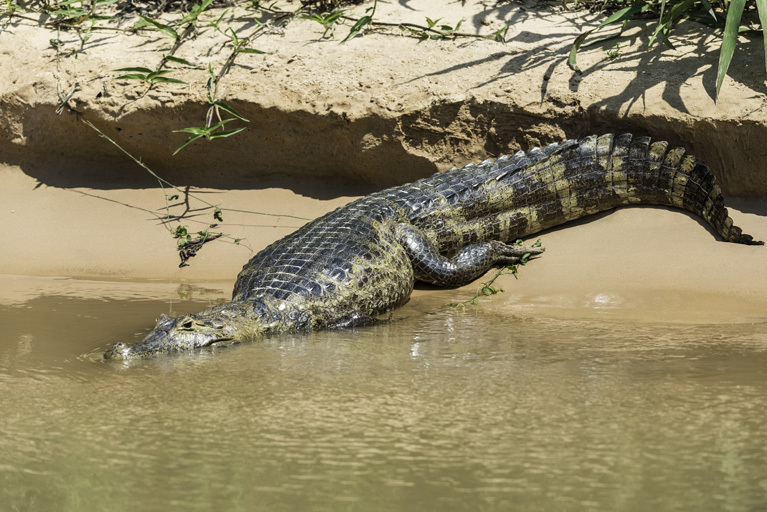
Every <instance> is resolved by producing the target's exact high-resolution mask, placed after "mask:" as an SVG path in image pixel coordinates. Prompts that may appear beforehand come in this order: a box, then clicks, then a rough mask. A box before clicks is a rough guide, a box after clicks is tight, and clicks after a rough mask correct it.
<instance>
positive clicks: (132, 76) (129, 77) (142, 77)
mask: <svg viewBox="0 0 767 512" xmlns="http://www.w3.org/2000/svg"><path fill="white" fill-rule="evenodd" d="M112 80H141V81H142V82H146V81H147V76H146V75H142V74H139V73H129V74H127V75H120V76H117V77H115V78H113V79H112Z"/></svg>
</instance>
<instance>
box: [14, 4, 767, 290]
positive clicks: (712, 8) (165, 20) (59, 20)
mask: <svg viewBox="0 0 767 512" xmlns="http://www.w3.org/2000/svg"><path fill="white" fill-rule="evenodd" d="M0 1H1V2H2V3H0V23H3V21H5V22H6V23H17V22H27V23H35V24H37V25H39V26H42V27H47V28H49V29H50V30H51V38H50V40H49V41H50V45H51V47H52V48H54V49H55V51H56V66H57V69H58V66H59V64H60V62H61V61H62V59H66V58H68V57H74V58H77V56H78V54H79V53H81V52H82V51H83V49H84V48H85V47H86V46H87V44H88V43H89V42H90V41H91V38H92V35H93V33H94V32H97V31H117V32H123V33H128V34H133V33H138V32H144V33H149V34H152V33H155V34H157V35H159V36H161V39H163V38H164V40H166V41H167V42H168V47H167V48H164V49H163V51H162V53H161V54H160V55H156V61H155V62H154V63H153V64H154V66H152V65H151V64H150V67H147V66H146V65H126V66H125V67H120V68H118V69H114V70H112V73H113V76H112V79H113V80H115V81H124V82H135V83H137V84H139V85H140V86H141V88H142V89H143V94H146V93H147V92H149V91H150V90H152V89H153V88H157V87H168V86H174V85H175V86H187V87H191V86H190V85H189V84H187V83H186V82H184V81H183V80H181V79H180V78H177V76H178V74H176V76H173V75H174V73H176V72H177V71H178V70H179V67H183V68H191V69H199V70H204V69H207V71H208V79H207V82H206V85H205V87H206V91H205V96H204V97H205V101H206V102H207V112H206V114H205V118H204V120H201V122H200V125H199V126H190V127H181V128H178V129H176V130H174V132H177V133H184V134H187V135H188V137H187V139H186V140H185V141H184V142H183V143H182V144H181V145H180V146H178V147H177V148H176V149H175V151H174V152H173V155H176V154H178V153H179V152H180V151H182V150H183V149H184V148H186V147H187V146H189V145H190V144H192V143H194V142H196V141H199V140H200V139H204V140H207V141H213V140H216V139H220V138H227V137H231V136H235V135H237V134H238V133H241V132H242V131H244V130H245V129H246V128H247V123H249V122H250V121H249V119H247V118H246V117H244V116H243V115H241V114H240V113H239V112H238V111H237V110H236V109H235V108H233V107H232V106H231V105H230V104H228V103H225V102H224V101H223V100H222V99H221V98H220V96H219V85H220V83H221V81H222V80H223V79H224V78H225V77H226V76H227V74H228V73H229V72H230V70H231V69H232V67H233V66H234V65H235V63H236V62H237V59H239V58H241V57H242V56H243V55H248V54H263V53H264V52H263V51H261V50H259V49H258V48H257V47H255V46H254V43H255V41H256V40H257V38H259V37H260V36H262V35H263V34H266V33H271V32H273V31H275V30H277V31H278V30H282V29H284V27H285V26H286V25H287V24H288V23H291V22H293V21H294V20H303V21H307V22H315V23H318V24H319V25H321V26H322V27H323V29H324V33H323V35H322V37H323V38H328V37H331V36H330V33H331V31H335V30H336V29H339V30H343V31H346V32H345V35H343V34H342V35H341V36H338V37H336V40H337V41H338V44H352V43H353V40H354V39H356V38H359V37H363V36H364V35H365V33H366V32H368V31H373V30H376V31H386V32H387V33H390V34H392V33H393V34H394V35H399V36H402V37H413V38H417V39H421V40H452V39H457V38H473V39H477V38H484V39H488V40H492V41H497V42H499V43H505V42H506V37H507V33H508V31H509V28H510V26H511V22H507V23H506V24H505V25H503V26H502V27H501V28H499V29H497V30H495V31H494V32H492V33H489V34H485V35H477V34H476V33H474V32H469V33H467V32H461V28H462V25H463V23H464V20H462V19H461V20H446V19H445V18H444V17H442V16H439V13H435V15H431V16H425V20H424V23H423V24H418V23H410V22H390V21H387V20H384V19H380V14H379V11H378V0H373V1H372V3H368V4H367V7H364V6H363V7H356V6H355V5H356V4H359V3H360V1H359V0H356V1H355V0H301V2H296V3H289V2H288V3H286V2H282V3H278V2H261V1H260V0H162V1H161V2H150V1H148V0H144V1H143V3H142V0H131V1H126V0H0ZM497 3H498V4H501V3H503V2H502V1H501V0H499V1H498V2H497ZM562 4H563V6H564V7H565V8H588V9H591V10H598V11H602V12H604V13H605V16H606V17H605V19H604V20H603V21H602V22H601V23H600V24H599V25H598V26H597V27H596V28H593V29H590V30H587V31H585V32H583V33H582V34H581V35H579V36H578V37H577V38H576V39H575V40H574V41H573V44H572V47H571V51H570V54H569V58H568V64H569V65H570V67H571V68H572V69H573V70H574V71H575V72H580V68H579V67H578V64H577V55H578V51H579V50H580V49H581V48H583V47H585V46H589V45H594V44H598V43H602V42H604V41H606V40H609V39H612V38H616V37H619V36H620V35H621V34H622V32H623V30H624V29H625V27H626V25H627V23H628V22H629V21H630V20H632V19H635V18H637V17H642V18H648V17H650V18H654V19H656V20H657V24H656V25H655V28H654V30H653V32H652V34H651V36H650V38H649V43H648V47H651V46H653V45H654V44H664V45H666V46H669V47H673V43H672V35H673V29H674V27H675V25H676V24H677V23H678V22H679V21H681V20H684V19H688V20H694V21H696V22H699V23H702V24H703V26H705V27H707V28H704V30H713V31H715V32H717V33H721V34H722V40H721V46H720V56H719V65H718V70H717V75H716V96H717V98H718V96H719V94H720V90H721V88H722V83H723V80H724V76H725V75H726V73H727V70H728V68H729V66H730V63H731V62H732V59H733V57H734V53H735V48H736V46H737V39H738V36H739V35H741V34H748V33H752V34H753V33H761V34H762V37H763V38H764V46H765V55H766V57H765V68H767V33H765V32H764V30H762V29H760V28H756V27H754V26H744V25H743V24H742V19H743V14H744V12H747V11H749V10H750V9H755V10H756V13H757V14H758V18H759V23H760V24H761V26H762V27H765V26H767V0H575V1H574V2H569V3H568V1H567V0H562ZM278 5H279V6H288V7H290V8H291V9H287V8H285V7H278ZM224 7H225V9H223V11H221V10H219V11H218V12H215V13H213V12H211V10H212V9H213V8H224ZM234 9H238V12H242V10H245V11H246V12H247V17H248V18H249V19H250V20H251V21H252V22H251V23H249V24H245V25H244V27H246V28H243V25H242V24H240V25H236V27H238V28H236V27H235V26H230V25H229V24H228V23H231V19H232V15H231V14H230V13H231V12H233V10H234ZM228 15H229V16H228ZM126 22H128V23H126ZM608 26H618V27H619V30H618V33H617V34H613V35H610V36H608V37H604V38H602V39H595V38H594V36H595V34H596V33H597V32H600V31H601V30H602V29H604V28H605V27H608ZM1 27H2V26H1V25H0V29H1ZM210 29H212V30H213V31H215V32H216V33H218V34H220V35H222V36H223V37H224V38H225V42H224V43H223V44H222V46H221V48H218V49H216V53H220V52H221V51H226V54H225V55H226V58H225V60H224V61H223V64H221V65H220V67H219V68H218V69H216V68H214V66H213V64H212V63H211V62H208V63H207V64H205V63H203V64H202V65H201V64H200V63H197V62H192V61H190V60H186V59H183V58H181V57H179V56H177V55H176V53H177V51H178V50H179V49H180V48H181V46H182V45H183V44H184V43H185V42H187V41H189V40H191V39H194V38H195V37H196V36H197V35H198V34H199V33H200V32H201V31H203V30H210ZM65 31H66V32H70V33H72V32H74V33H75V34H76V35H77V37H78V39H79V48H77V47H75V48H72V47H68V46H67V45H66V44H65V43H64V42H62V32H65ZM334 37H335V36H334ZM64 39H66V38H64ZM67 48H68V49H67ZM211 50H212V49H211ZM605 56H606V58H608V59H618V58H620V57H621V47H620V43H617V42H616V43H615V44H614V45H613V46H612V47H611V48H609V49H607V50H606V51H605ZM204 58H205V56H204V55H202V54H201V55H199V56H198V57H195V58H193V59H192V60H198V59H199V60H200V61H202V60H203V59H204ZM219 62H220V60H219ZM126 64H130V63H126ZM78 90H79V89H78V86H77V85H75V86H74V88H72V89H71V91H70V92H69V94H67V95H64V94H62V92H61V91H59V92H58V94H59V105H58V108H57V111H56V112H57V113H61V111H62V110H63V109H64V108H65V107H67V106H68V101H69V100H70V98H72V96H73V94H74V93H75V92H76V91H78ZM85 122H86V123H87V124H88V125H89V126H90V127H91V128H93V129H94V130H96V131H97V132H98V133H99V134H100V136H102V137H105V138H107V139H108V140H109V141H110V142H111V143H112V144H114V145H116V146H117V147H119V145H118V144H117V143H116V142H115V141H113V140H111V139H109V138H108V137H106V135H104V134H103V133H102V132H100V131H99V130H98V129H97V128H96V127H95V126H94V125H93V124H92V123H90V122H89V121H87V120H85ZM120 149H121V150H122V151H123V152H125V153H126V154H128V153H127V152H126V151H125V150H123V149H122V148H120ZM128 156H130V158H132V159H134V160H135V161H136V162H137V163H139V165H142V166H143V167H144V168H145V169H146V170H147V171H148V172H150V173H151V174H152V175H153V176H155V177H156V178H157V179H158V182H159V183H160V185H161V187H163V188H165V187H170V188H172V189H176V190H177V191H179V192H180V190H179V189H178V188H177V187H175V186H174V185H172V184H170V183H168V182H167V181H164V180H163V179H162V178H160V177H159V176H157V175H156V174H155V173H154V172H152V171H151V170H150V169H149V168H148V167H146V166H145V165H144V164H142V163H141V161H140V160H139V159H137V158H135V157H133V156H132V155H128ZM165 197H166V208H167V201H168V197H173V195H170V196H169V195H167V194H166V196H165ZM200 200H201V199H200ZM203 202H204V201H203ZM208 207H210V208H211V209H213V212H214V214H213V216H214V218H213V222H211V223H210V226H209V228H208V229H206V230H205V231H200V232H198V233H197V235H196V236H194V235H193V234H192V233H189V232H188V231H187V228H186V226H182V225H177V226H175V227H170V226H168V228H169V231H170V232H171V234H172V235H173V236H174V237H175V238H177V239H178V241H179V248H180V249H179V250H180V251H182V250H186V255H187V257H191V256H193V255H194V253H195V252H196V250H198V249H199V248H200V247H202V245H203V244H204V243H206V242H208V241H210V240H213V239H216V238H219V237H221V236H222V234H221V233H217V232H212V231H210V228H211V227H213V226H215V225H216V223H217V222H221V221H222V220H223V216H222V212H223V211H225V209H223V208H219V207H218V206H217V205H212V204H208ZM254 213H261V214H263V213H262V212H254ZM170 218H171V217H170V214H169V213H168V216H167V220H169V219H170ZM181 228H183V229H181ZM238 242H239V240H237V241H236V243H238ZM525 261H526V260H524V261H521V262H520V265H523V264H524V262H525ZM184 262H185V260H184V259H183V255H182V264H183V263H184ZM506 271H511V272H513V273H515V274H516V271H517V266H516V265H514V266H511V267H509V268H508V269H506V270H502V272H506ZM499 275H500V273H499ZM496 277H498V276H495V277H494V278H493V279H491V280H490V281H488V282H487V283H483V286H482V287H481V288H480V290H478V292H477V295H476V296H475V297H474V299H471V300H470V301H467V303H468V302H471V303H473V302H474V301H475V300H476V299H477V298H478V297H480V296H482V295H488V294H495V293H498V292H499V291H502V290H501V289H500V288H497V287H495V286H493V282H494V281H495V278H496Z"/></svg>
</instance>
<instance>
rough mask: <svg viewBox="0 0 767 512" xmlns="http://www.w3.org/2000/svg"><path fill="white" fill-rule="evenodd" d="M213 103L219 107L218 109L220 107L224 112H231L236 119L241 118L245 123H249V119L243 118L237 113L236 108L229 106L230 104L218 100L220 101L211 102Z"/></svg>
mask: <svg viewBox="0 0 767 512" xmlns="http://www.w3.org/2000/svg"><path fill="white" fill-rule="evenodd" d="M213 105H215V106H217V107H218V108H220V109H221V110H223V111H224V112H229V113H230V114H232V115H233V116H234V117H236V118H237V119H240V120H242V121H245V122H246V123H249V122H250V121H248V120H247V119H245V118H244V117H242V116H241V115H240V114H239V113H238V112H237V111H236V110H234V109H233V108H232V107H230V106H229V105H227V104H226V103H222V102H220V101H214V102H213Z"/></svg>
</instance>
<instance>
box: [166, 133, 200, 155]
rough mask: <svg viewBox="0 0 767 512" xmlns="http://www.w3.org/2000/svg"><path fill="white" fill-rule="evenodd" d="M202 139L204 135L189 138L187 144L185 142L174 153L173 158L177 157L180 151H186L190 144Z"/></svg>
mask: <svg viewBox="0 0 767 512" xmlns="http://www.w3.org/2000/svg"><path fill="white" fill-rule="evenodd" d="M173 131H174V132H183V131H184V130H173ZM200 137H202V135H192V136H191V137H189V138H188V139H186V142H184V143H183V144H181V145H180V146H179V147H178V149H176V151H174V152H173V155H171V156H176V153H178V152H179V151H181V150H182V149H184V148H185V147H187V146H188V145H189V144H190V143H192V142H194V141H196V140H197V139H199V138H200Z"/></svg>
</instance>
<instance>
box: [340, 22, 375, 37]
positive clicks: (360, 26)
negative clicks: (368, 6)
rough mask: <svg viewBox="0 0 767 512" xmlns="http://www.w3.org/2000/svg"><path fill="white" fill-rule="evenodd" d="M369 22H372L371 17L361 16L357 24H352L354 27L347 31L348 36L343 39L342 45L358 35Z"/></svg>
mask: <svg viewBox="0 0 767 512" xmlns="http://www.w3.org/2000/svg"><path fill="white" fill-rule="evenodd" d="M371 21H373V17H372V16H363V17H361V18H360V19H358V20H357V23H355V24H354V26H353V27H352V28H351V30H350V31H349V34H348V35H347V36H346V37H345V38H344V40H343V41H341V42H342V43H345V42H346V41H348V40H349V39H352V38H354V37H355V36H356V35H357V34H359V33H360V31H361V30H362V29H363V28H365V26H366V25H368V24H369V23H370V22H371Z"/></svg>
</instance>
